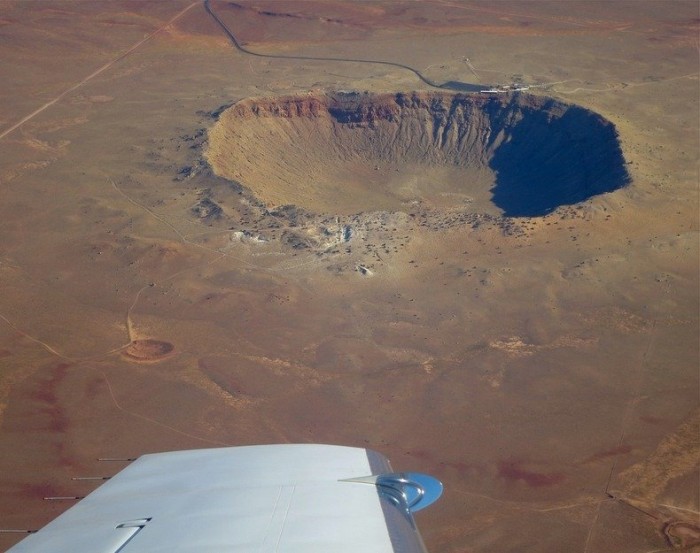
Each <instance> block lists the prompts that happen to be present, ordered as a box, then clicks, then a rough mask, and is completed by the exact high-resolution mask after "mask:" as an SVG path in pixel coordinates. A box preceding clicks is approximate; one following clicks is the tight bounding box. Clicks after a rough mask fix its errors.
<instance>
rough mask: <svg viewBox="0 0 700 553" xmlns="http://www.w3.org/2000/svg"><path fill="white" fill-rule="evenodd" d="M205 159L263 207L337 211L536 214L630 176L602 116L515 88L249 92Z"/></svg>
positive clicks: (220, 126)
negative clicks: (454, 209) (457, 209)
mask: <svg viewBox="0 0 700 553" xmlns="http://www.w3.org/2000/svg"><path fill="white" fill-rule="evenodd" d="M206 155H207V159H208V161H209V163H210V164H211V165H212V167H213V169H214V171H215V172H216V173H217V174H219V175H220V176H223V177H225V178H228V179H231V180H235V181H238V182H239V183H241V184H242V185H243V186H245V187H247V188H248V189H250V190H251V191H252V193H253V194H255V195H256V196H257V197H258V198H259V199H261V200H262V201H264V202H266V203H268V204H271V205H285V204H293V205H297V206H300V207H303V208H305V209H308V210H311V211H316V212H329V213H337V214H351V213H357V212H360V211H375V210H388V211H401V210H403V209H405V208H406V206H407V205H408V204H410V203H411V202H416V201H419V202H424V203H426V204H428V205H430V206H433V207H442V206H454V205H468V206H469V209H471V210H473V211H476V212H494V211H496V212H498V213H502V214H504V215H506V216H538V215H544V214H546V213H549V212H550V211H552V210H554V209H556V208H557V207H559V206H561V205H571V204H575V203H578V202H581V201H583V200H585V199H587V198H590V197H591V196H594V195H597V194H601V193H604V192H609V191H612V190H616V189H618V188H620V187H622V186H624V185H625V184H626V183H627V182H628V180H629V176H628V173H627V171H626V169H625V163H624V159H623V156H622V151H621V149H620V146H619V143H618V141H617V135H616V132H615V128H614V126H613V125H612V123H610V122H609V121H607V120H605V119H604V118H603V117H601V116H600V115H598V114H596V113H593V112H591V111H589V110H586V109H584V108H581V107H579V106H575V105H569V104H564V103H561V102H558V101H555V100H553V99H551V98H546V97H540V96H531V95H525V94H514V95H490V96H487V95H483V94H474V95H466V94H448V93H428V92H421V93H411V94H401V93H400V94H381V95H374V94H369V93H363V94H361V93H355V92H351V93H335V94H328V95H312V94H309V95H306V96H299V97H281V98H274V99H270V98H267V99H265V98H258V99H255V98H250V99H246V100H243V101H241V102H238V103H237V104H235V105H233V106H232V107H231V108H229V109H228V110H226V111H224V112H223V113H222V115H221V117H220V118H219V120H218V122H217V123H216V124H215V126H214V127H213V128H212V129H211V130H210V133H209V147H208V150H207V153H206Z"/></svg>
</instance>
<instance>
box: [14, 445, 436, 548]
mask: <svg viewBox="0 0 700 553" xmlns="http://www.w3.org/2000/svg"><path fill="white" fill-rule="evenodd" d="M441 491H442V486H441V484H440V483H439V482H438V481H437V480H435V479H433V478H432V477H428V476H425V475H420V474H413V473H404V474H398V475H395V474H391V467H390V465H389V462H388V460H387V459H386V458H385V457H384V456H382V455H380V454H379V453H376V452H374V451H371V450H367V449H361V448H352V447H342V446H329V445H314V444H283V445H264V446H247V447H231V448H217V449H200V450H190V451H175V452H170V453H157V454H151V455H144V456H142V457H139V458H138V459H137V460H135V461H134V462H133V463H132V464H131V465H129V466H128V467H127V468H126V469H124V470H123V471H121V472H119V473H118V474H117V475H116V476H114V477H112V478H111V479H110V480H109V481H107V482H106V483H104V484H103V485H102V486H100V487H99V488H98V489H96V490H95V491H94V492H92V493H91V494H90V495H88V496H87V497H85V498H84V499H82V500H81V501H80V502H78V503H77V504H76V505H75V506H74V507H72V508H71V509H69V510H68V511H66V512H65V513H63V514H62V515H61V516H59V517H58V518H56V519H55V520H54V521H52V522H51V523H49V524H48V525H47V526H45V527H44V528H42V529H41V530H40V531H38V532H37V533H35V534H32V535H30V536H28V537H27V538H25V539H24V540H23V541H21V542H20V543H19V544H17V545H16V546H14V547H13V548H11V549H10V551H9V553H49V552H50V553H61V552H65V553H69V552H70V553H160V552H163V553H165V552H168V553H172V552H193V553H194V552H197V553H222V552H227V551H231V552H237V553H270V552H279V553H315V552H318V553H329V552H333V553H351V552H352V553H357V552H360V551H361V552H364V553H393V552H396V551H402V552H406V553H413V552H424V551H425V548H424V546H423V543H422V540H421V538H420V535H419V534H418V531H417V529H416V527H415V524H414V521H413V517H412V512H413V511H415V510H418V509H419V508H422V507H423V506H425V505H427V504H428V503H431V502H432V501H434V500H435V499H437V497H438V496H439V495H440V493H441Z"/></svg>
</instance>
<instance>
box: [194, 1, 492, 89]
mask: <svg viewBox="0 0 700 553" xmlns="http://www.w3.org/2000/svg"><path fill="white" fill-rule="evenodd" d="M204 9H206V10H207V13H209V15H211V16H212V17H213V18H214V21H216V22H217V23H218V24H219V26H220V27H221V29H222V30H223V31H224V33H226V36H228V38H229V39H230V40H231V43H232V44H233V45H234V46H235V47H236V49H237V50H238V51H240V52H243V53H244V54H248V55H249V56H255V57H258V58H273V59H287V60H307V61H343V62H352V63H373V64H375V65H388V66H391V67H398V68H400V69H405V70H406V71H410V72H411V73H413V74H414V75H415V76H416V77H418V78H419V79H420V80H421V81H422V82H424V83H425V84H427V85H428V86H432V87H433V88H441V89H445V88H454V89H463V90H464V89H468V88H469V87H471V86H474V87H475V88H483V86H484V85H480V86H479V85H469V84H467V83H455V82H452V81H450V82H447V83H443V84H438V83H436V82H434V81H431V80H430V79H428V78H427V77H425V76H423V75H422V74H421V72H420V71H418V70H417V69H414V68H413V67H410V66H408V65H404V64H403V63H396V62H393V61H378V60H365V59H356V58H327V57H322V56H286V55H283V54H260V53H258V52H253V51H252V50H248V49H247V48H245V47H243V46H241V43H240V42H238V39H236V36H235V35H234V34H233V33H232V32H231V29H229V28H228V27H227V26H226V23H224V22H223V21H222V20H221V18H219V16H218V15H216V12H214V10H213V9H212V7H211V4H210V0H204Z"/></svg>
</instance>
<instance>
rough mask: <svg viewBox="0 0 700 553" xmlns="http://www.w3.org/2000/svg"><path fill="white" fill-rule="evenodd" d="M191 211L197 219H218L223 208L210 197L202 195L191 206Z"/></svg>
mask: <svg viewBox="0 0 700 553" xmlns="http://www.w3.org/2000/svg"><path fill="white" fill-rule="evenodd" d="M191 212H192V214H193V215H194V216H195V217H197V218H198V219H203V220H206V221H209V220H212V219H219V218H220V217H221V215H222V213H223V209H222V208H221V206H220V205H219V204H217V203H216V202H214V201H213V200H212V199H211V198H208V197H204V198H202V199H201V200H199V201H198V202H197V203H196V204H195V205H194V206H193V207H192V209H191Z"/></svg>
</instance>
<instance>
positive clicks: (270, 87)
mask: <svg viewBox="0 0 700 553" xmlns="http://www.w3.org/2000/svg"><path fill="white" fill-rule="evenodd" d="M0 7H1V8H2V9H1V10H0V52H2V56H1V58H0V59H1V61H0V67H1V68H2V75H3V80H2V84H0V97H1V98H2V101H1V102H0V237H1V238H2V239H1V240H0V529H2V530H7V529H37V528H39V527H41V526H43V525H44V524H46V523H47V522H48V521H50V520H51V519H52V518H54V517H55V516H57V515H58V514H59V513H60V512H62V511H63V510H65V509H66V508H68V507H69V506H70V504H71V502H70V501H68V500H64V501H50V500H45V499H43V498H45V497H54V496H83V495H85V494H86V493H89V492H90V491H91V490H92V489H94V487H95V486H96V485H97V483H96V482H95V481H92V480H87V481H85V480H73V479H74V478H80V477H85V476H109V475H110V474H114V473H115V472H117V471H118V470H120V469H121V468H123V467H124V466H125V463H126V461H114V460H112V461H98V459H127V458H133V457H136V456H138V455H141V454H143V453H148V452H157V451H167V450H175V449H189V448H200V447H219V446H229V445H249V444H261V443H298V442H302V443H306V442H309V443H333V444H344V445H353V446H360V447H368V448H372V449H376V450H378V451H380V452H382V453H383V454H385V455H387V456H388V457H389V458H390V459H391V461H392V464H393V467H394V469H396V470H397V471H402V470H413V471H422V472H427V473H429V474H432V475H434V476H436V477H437V478H439V479H440V480H441V481H442V482H443V483H444V486H445V493H444V496H443V498H442V499H441V500H440V501H439V502H438V503H436V504H435V505H434V506H432V507H431V508H430V509H428V510H426V511H425V512H423V513H420V514H419V515H418V517H417V521H418V525H419V527H420V530H421V533H422V535H423V537H424V539H425V542H426V545H427V548H428V550H429V551H431V553H448V552H449V553H467V552H469V553H477V552H479V553H481V552H493V553H501V552H516V551H517V552H550V551H571V552H581V553H603V552H612V551H615V552H630V553H632V552H639V553H642V552H648V553H651V552H661V551H672V550H685V551H691V550H695V551H698V550H700V520H699V514H698V512H699V511H700V505H699V503H700V491H699V490H700V474H699V465H698V463H699V460H700V445H699V441H700V438H699V434H700V429H699V425H700V409H699V402H698V400H699V397H698V395H699V392H698V364H699V352H698V347H699V340H698V336H699V328H698V312H699V305H698V302H699V295H698V291H699V284H700V283H699V282H698V274H699V270H698V269H699V258H698V253H699V245H698V218H699V205H698V153H699V143H698V142H699V141H698V135H699V131H700V129H699V124H698V121H699V110H698V98H699V85H698V77H699V69H698V47H699V39H698V30H699V24H700V13H699V10H698V5H697V2H683V1H678V2H655V1H646V0H642V1H634V2H550V1H539V0H535V1H527V2H525V1H499V2H475V1H464V2H458V1H438V0H435V1H430V2H399V1H391V2H389V1H387V2H371V1H367V2H336V1H330V0H329V1H326V0H309V1H303V2H302V1H285V0H279V1H269V0H267V1H266V0H259V1H243V0H241V1H239V2H236V3H234V2H226V1H223V0H212V1H211V3H210V6H209V7H210V9H211V10H212V11H213V12H214V13H215V14H216V15H217V17H218V18H219V21H217V20H216V19H215V18H214V17H213V16H212V15H211V13H209V12H208V11H207V9H206V6H205V4H204V3H203V2H188V1H175V0H174V1H171V2H158V1H153V2H149V1H124V0H116V1H114V2H77V1H60V0H58V1H36V2H22V1H8V0H3V1H2V2H0ZM221 23H223V24H224V25H225V26H226V27H227V28H228V29H229V31H230V33H232V34H233V35H234V36H235V39H236V41H237V43H238V44H237V45H236V44H234V42H233V41H232V39H231V37H230V36H228V35H227V34H226V33H225V31H224V29H223V28H222V25H221ZM237 46H238V47H237ZM256 54H258V55H256ZM310 58H316V59H310ZM321 58H325V59H321ZM352 60H354V61H352ZM376 62H381V63H376ZM513 83H516V84H517V85H519V86H518V87H519V88H526V89H527V90H522V91H513V90H511V91H509V92H491V93H488V92H484V93H482V92H479V90H495V89H494V88H493V87H496V86H498V85H512V84H513ZM455 98H457V100H455ZM397 106H398V107H397ZM455 106H457V108H459V109H454V110H452V111H450V110H451V109H452V108H455ZM470 110H471V111H470ZM457 111H458V112H459V113H460V114H461V115H454V113H457ZM572 114H574V115H576V117H574V115H572ZM475 121H478V124H476V123H475ZM438 122H439V124H440V125H442V127H439V125H438ZM455 122H457V123H459V124H457V123H455ZM584 123H585V124H584ZM453 124H454V129H457V130H454V129H453V130H451V131H448V130H447V129H448V127H450V125H453ZM438 127H439V128H440V132H437V130H436V129H438ZM589 127H590V129H592V130H591V132H592V133H593V134H586V133H584V132H583V131H582V130H581V129H584V128H586V129H587V128H589ZM450 128H452V127H450ZM397 129H398V130H397ZM460 129H461V130H460ZM518 129H519V130H518ZM462 131H464V132H463V133H462ZM496 131H498V132H496ZM524 131H527V132H524ZM387 133H389V134H387ZM450 133H453V134H450ZM455 133H456V134H455ZM470 133H471V134H470ZM596 133H598V134H596ZM450 136H452V137H453V138H451V139H449V140H448V138H449V137H450ZM463 136H468V137H473V141H472V142H473V144H481V145H482V146H484V145H487V146H488V147H485V148H483V149H481V150H479V149H476V150H475V149H472V148H471V146H470V147H469V148H466V147H465V148H466V149H464V148H462V146H461V145H463V144H467V143H468V144H472V142H469V140H472V139H471V138H468V139H464V140H466V142H463V141H462V138H463ZM455 137H457V138H455ZM601 137H602V138H601ZM450 140H452V141H451V142H450ZM438 143H439V144H438ZM436 144H437V146H436ZM450 144H452V146H451V145H450ZM455 144H456V146H455ZM473 144H472V145H473ZM453 146H454V147H453ZM460 148H462V149H460ZM565 150H566V151H567V152H569V154H567V155H570V156H571V157H566V158H564V157H562V155H563V154H561V152H563V151H565ZM590 152H594V153H595V155H593V154H590ZM560 154H561V155H560ZM589 154H590V155H589ZM496 160H498V162H497V161H496ZM533 160H534V161H533ZM552 160H554V161H552ZM515 161H517V163H515ZM554 162H556V163H557V165H556V167H557V169H556V171H555V170H552V171H549V170H548V169H547V170H540V169H541V168H542V167H550V165H549V164H550V163H554ZM582 175H583V176H582ZM613 177H614V178H613ZM609 178H610V179H612V180H611V182H610V183H608V184H606V185H605V186H604V187H602V188H600V187H597V185H598V184H599V183H601V182H606V183H607V179H609ZM504 180H507V183H506V184H508V185H509V186H511V187H515V188H507V189H506V190H505V192H503V188H500V189H499V188H498V187H499V186H501V187H502V186H503V183H504ZM564 181H566V182H567V183H569V185H567V186H568V187H564V188H563V189H561V188H559V186H560V185H561V183H562V182H564ZM613 181H614V182H613ZM533 190H536V193H534V192H533ZM533 194H534V196H533ZM504 198H505V199H504ZM514 198H515V199H514ZM22 537H23V536H22V534H19V533H0V549H6V548H9V547H10V546H12V545H13V544H14V543H16V542H17V541H19V539H21V538H22Z"/></svg>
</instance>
